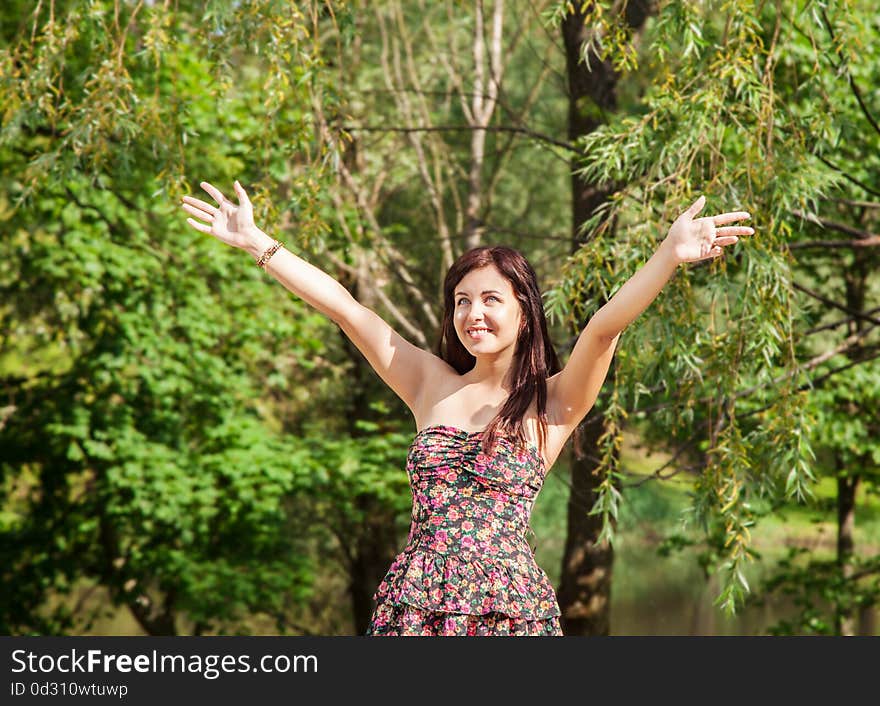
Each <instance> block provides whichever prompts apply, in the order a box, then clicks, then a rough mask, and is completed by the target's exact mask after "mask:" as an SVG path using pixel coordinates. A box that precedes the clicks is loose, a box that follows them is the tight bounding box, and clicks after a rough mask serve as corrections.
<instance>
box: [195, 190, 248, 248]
mask: <svg viewBox="0 0 880 706" xmlns="http://www.w3.org/2000/svg"><path fill="white" fill-rule="evenodd" d="M200 186H201V187H202V188H203V189H204V190H205V191H207V192H208V193H209V194H210V195H211V198H213V199H214V201H216V202H217V205H216V206H212V205H211V204H209V203H206V202H205V201H202V200H201V199H197V198H195V197H193V196H184V197H183V209H184V210H185V211H186V212H187V213H189V214H192V215H193V216H195V217H196V218H198V219H200V220H199V221H197V220H196V219H195V218H187V219H186V222H187V223H189V224H190V225H191V226H192V227H193V228H195V229H196V230H199V231H201V232H202V233H210V234H211V235H213V236H214V237H216V238H217V239H218V240H222V241H223V242H224V243H226V244H227V245H232V246H233V247H236V248H242V249H247V248H248V247H249V246H250V245H251V244H252V243H253V242H254V240H255V239H256V238H257V237H259V236H260V235H262V233H261V231H260V230H259V229H258V228H257V227H256V226H255V225H254V208H253V206H252V205H251V202H250V199H249V198H248V195H247V194H246V193H245V190H244V188H243V187H242V185H241V184H239V183H238V181H236V182H235V186H234V188H235V193H236V195H237V196H238V205H236V204H234V203H232V202H231V201H230V200H229V199H227V198H226V197H225V196H224V195H223V194H222V193H221V192H220V190H219V189H218V188H216V187H215V186H212V185H211V184H209V183H208V182H206V181H203V182H202V183H201V184H200ZM200 221H205V223H202V222H200Z"/></svg>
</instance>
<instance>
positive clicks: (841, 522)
mask: <svg viewBox="0 0 880 706" xmlns="http://www.w3.org/2000/svg"><path fill="white" fill-rule="evenodd" d="M858 487H859V476H858V475H854V476H844V475H841V476H838V478H837V563H838V565H839V566H840V571H841V573H842V574H843V576H844V578H849V577H850V576H851V575H852V573H853V567H852V556H853V552H854V551H855V543H854V541H853V530H854V529H855V524H856V491H857V490H858ZM857 621H858V616H857V614H856V611H855V610H854V609H852V608H850V609H849V610H839V611H838V612H837V626H836V627H837V634H838V635H855V634H856V624H857Z"/></svg>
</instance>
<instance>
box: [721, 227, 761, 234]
mask: <svg viewBox="0 0 880 706" xmlns="http://www.w3.org/2000/svg"><path fill="white" fill-rule="evenodd" d="M754 232H755V229H754V228H750V227H749V226H725V227H724V228H716V229H715V235H718V236H720V235H752V234H753V233H754Z"/></svg>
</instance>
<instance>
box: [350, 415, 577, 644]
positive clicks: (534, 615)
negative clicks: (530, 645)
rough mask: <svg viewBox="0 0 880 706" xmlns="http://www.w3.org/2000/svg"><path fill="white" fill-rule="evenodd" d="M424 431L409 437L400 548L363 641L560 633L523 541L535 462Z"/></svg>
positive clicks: (509, 446)
mask: <svg viewBox="0 0 880 706" xmlns="http://www.w3.org/2000/svg"><path fill="white" fill-rule="evenodd" d="M481 436H482V432H467V431H464V430H463V429H458V428H456V427H452V426H447V425H439V424H438V425H433V426H429V427H426V428H425V429H422V431H420V432H419V433H418V434H416V437H415V439H414V440H413V443H412V445H411V446H410V449H409V454H408V456H407V464H406V470H407V474H408V476H409V480H410V487H411V489H412V496H413V509H412V523H411V525H410V531H409V537H408V538H407V543H406V546H405V547H404V549H403V551H401V552H400V553H399V554H398V555H397V556H396V557H395V559H394V561H393V562H392V564H391V567H390V568H389V570H388V572H387V573H386V575H385V578H384V579H382V581H381V583H380V584H379V587H378V588H377V590H376V592H375V594H373V600H375V601H376V609H375V611H374V612H373V616H372V618H371V620H370V625H369V627H368V629H367V633H366V634H367V635H561V634H562V630H561V628H560V624H559V614H560V611H559V605H558V603H557V601H556V595H555V593H554V592H553V587H552V586H551V585H550V581H549V579H548V578H547V575H546V574H545V573H544V572H543V571H542V570H541V568H540V567H539V566H538V565H537V564H536V563H535V557H534V554H533V553H532V550H531V547H529V544H528V542H527V540H526V533H527V532H531V529H530V527H529V520H530V517H531V507H532V502H533V500H534V498H535V497H536V496H537V494H538V493H539V492H540V490H541V486H542V485H543V482H544V473H545V468H544V461H543V459H542V458H541V455H540V454H539V452H538V450H537V449H536V448H535V447H534V446H530V447H529V449H528V450H526V451H523V450H520V449H518V448H516V447H515V445H514V443H513V442H512V441H511V440H510V439H508V438H505V437H502V438H501V439H500V440H499V441H498V443H497V446H496V448H495V449H494V452H493V453H492V454H491V455H486V454H484V453H483V452H482V449H481V447H480V445H481Z"/></svg>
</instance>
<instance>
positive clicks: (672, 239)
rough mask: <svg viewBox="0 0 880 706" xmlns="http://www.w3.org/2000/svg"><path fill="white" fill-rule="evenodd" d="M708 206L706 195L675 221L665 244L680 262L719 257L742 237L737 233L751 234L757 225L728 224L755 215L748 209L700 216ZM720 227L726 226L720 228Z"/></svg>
mask: <svg viewBox="0 0 880 706" xmlns="http://www.w3.org/2000/svg"><path fill="white" fill-rule="evenodd" d="M705 205H706V197H705V196H700V198H698V199H697V200H696V201H694V203H693V204H691V206H690V208H688V210H687V211H685V212H684V213H682V214H681V215H680V216H679V217H678V218H677V219H676V220H675V223H673V224H672V227H671V228H670V229H669V233H668V234H667V236H666V240H664V241H663V246H664V247H667V248H669V250H670V251H671V252H672V254H673V257H674V258H675V260H676V261H677V262H679V263H682V262H696V261H698V260H705V259H707V258H714V257H718V256H720V255H721V254H723V252H724V248H725V247H726V246H728V245H733V244H734V243H735V242H737V241H738V240H739V238H738V237H737V236H740V235H751V234H752V233H754V232H755V230H754V228H749V227H748V226H725V224H727V223H733V222H735V221H741V220H743V219H746V218H751V216H750V215H749V214H748V213H747V212H746V211H731V212H730V213H722V214H719V215H717V216H704V217H702V218H697V217H696V216H697V214H698V213H699V212H700V211H701V210H702V209H703V206H705ZM718 226H725V227H721V228H719V227H718Z"/></svg>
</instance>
